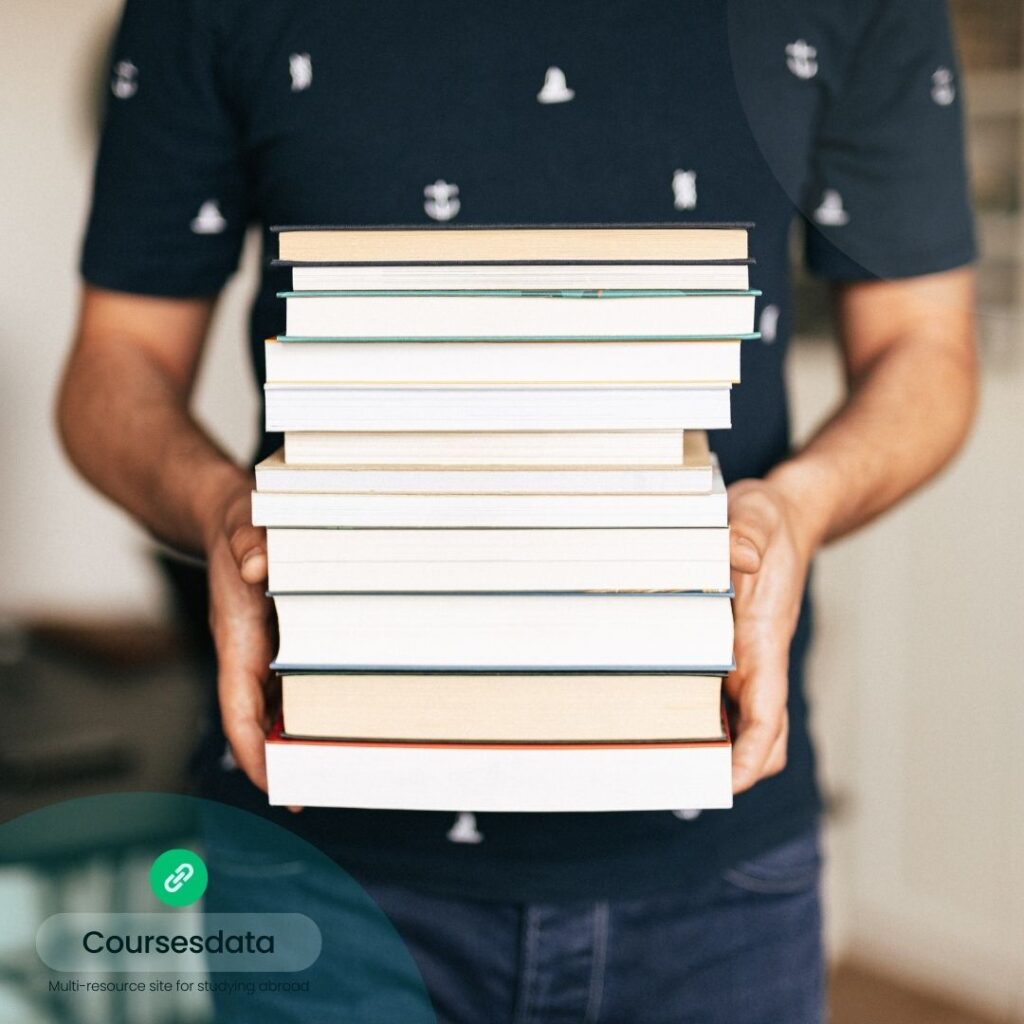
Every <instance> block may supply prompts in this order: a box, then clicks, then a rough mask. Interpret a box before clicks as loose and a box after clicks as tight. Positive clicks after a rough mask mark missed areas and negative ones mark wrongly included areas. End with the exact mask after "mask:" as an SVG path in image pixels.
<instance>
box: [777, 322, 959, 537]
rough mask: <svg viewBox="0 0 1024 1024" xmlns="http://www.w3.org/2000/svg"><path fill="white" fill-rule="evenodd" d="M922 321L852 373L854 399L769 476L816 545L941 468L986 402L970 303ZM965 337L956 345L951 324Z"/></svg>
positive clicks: (852, 527)
mask: <svg viewBox="0 0 1024 1024" xmlns="http://www.w3.org/2000/svg"><path fill="white" fill-rule="evenodd" d="M936 319H937V320H938V322H935V323H929V324H924V325H918V326H916V327H915V328H914V329H912V330H909V332H908V334H907V336H904V337H900V338H898V339H897V340H896V341H895V343H893V344H888V345H886V346H884V348H882V349H881V351H880V352H879V353H878V354H877V355H876V356H875V357H874V358H872V359H870V360H868V361H866V363H865V364H864V365H863V366H860V367H857V369H856V371H855V372H853V373H851V374H850V379H849V395H848V398H847V400H846V402H845V403H844V404H843V405H842V406H841V408H840V409H839V410H838V411H837V412H836V413H835V414H834V415H833V416H832V418H831V419H830V420H829V421H828V422H826V423H825V425H824V426H822V427H821V429H820V430H819V431H818V432H817V433H816V434H815V435H814V437H813V438H812V439H811V441H810V442H809V443H808V444H807V446H806V447H805V448H804V449H803V450H802V451H801V452H799V453H798V454H797V455H795V456H794V457H793V458H791V459H789V460H788V461H786V462H784V463H782V464H781V465H780V466H778V467H777V468H776V469H775V470H774V471H773V472H772V473H771V474H770V476H769V480H770V482H772V483H773V484H775V485H777V486H778V487H779V488H780V489H781V490H782V492H783V494H784V495H785V496H786V497H787V498H788V499H789V501H790V503H791V504H792V505H793V507H794V509H795V510H796V516H797V518H798V520H799V521H800V522H801V523H802V524H803V527H804V531H805V534H806V536H807V537H808V539H809V544H810V546H811V548H812V549H813V548H814V547H817V546H818V545H820V544H822V543H825V542H827V541H829V540H832V539H835V538H837V537H841V536H843V535H844V534H847V533H849V532H851V531H852V530H855V529H856V528H857V527H859V526H861V525H863V524H864V523H866V522H868V521H869V520H871V519H873V518H874V517H875V516H877V515H879V514H880V513H882V512H884V511H885V510H886V509H888V508H890V507H891V506H892V505H894V504H896V503H897V502H898V501H899V500H900V499H901V498H903V497H905V496H906V495H907V494H909V493H910V492H911V491H913V490H914V489H915V488H917V487H919V486H920V485H921V484H922V483H924V482H925V481H926V480H928V479H929V478H930V477H932V476H933V475H934V474H935V473H937V472H938V471H939V470H940V469H941V468H942V467H943V466H944V465H945V464H946V463H947V462H948V461H949V459H950V458H951V457H952V456H953V454H954V453H955V452H956V451H957V449H958V448H959V447H960V445H961V444H962V442H963V440H964V438H965V437H966V435H967V432H968V429H969V427H970V424H971V420H972V419H973V415H974V410H975V405H976V377H977V373H976V366H975V356H974V346H973V337H972V329H973V328H972V324H971V318H970V313H969V311H967V312H965V311H963V310H959V311H958V312H957V315H955V316H952V317H949V318H948V319H947V318H946V317H939V318H936ZM951 331H952V332H954V333H955V334H956V335H957V336H958V338H959V340H958V341H956V342H955V343H952V344H951V343H949V336H948V332H951Z"/></svg>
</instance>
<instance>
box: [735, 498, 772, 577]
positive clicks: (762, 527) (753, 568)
mask: <svg viewBox="0 0 1024 1024" xmlns="http://www.w3.org/2000/svg"><path fill="white" fill-rule="evenodd" d="M777 519H778V512H777V510H776V508H775V506H774V504H773V503H772V501H771V499H770V498H769V497H768V496H767V495H765V494H764V493H763V492H761V491H759V490H758V489H757V488H756V487H749V488H748V487H743V486H742V484H741V485H739V486H736V487H734V488H730V490H729V559H730V562H731V565H732V568H733V569H734V570H735V571H736V572H742V573H755V572H757V571H758V570H759V569H760V568H761V562H762V561H763V560H764V556H765V552H766V551H767V550H768V543H769V541H770V539H771V536H772V533H773V532H774V530H775V524H776V521H777Z"/></svg>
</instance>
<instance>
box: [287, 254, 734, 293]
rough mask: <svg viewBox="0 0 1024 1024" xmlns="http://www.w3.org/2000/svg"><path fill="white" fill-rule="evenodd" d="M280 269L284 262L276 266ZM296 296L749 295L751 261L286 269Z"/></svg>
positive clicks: (323, 265) (321, 265)
mask: <svg viewBox="0 0 1024 1024" xmlns="http://www.w3.org/2000/svg"><path fill="white" fill-rule="evenodd" d="M275 262H277V263H278V264H279V265H280V264H281V262H282V261H280V260H278V261H275ZM284 265H286V266H291V268H292V288H293V289H294V290H295V291H297V292H300V291H311V292H321V291H324V292H331V291H405V290H409V291H432V290H435V289H453V290H469V291H476V290H478V289H485V288H487V289H495V290H498V291H531V290H539V291H576V290H580V291H589V290H600V289H622V290H629V289H633V288H665V289H670V290H674V291H680V290H685V289H695V290H701V289H722V290H726V291H746V289H747V288H749V287H750V267H749V261H748V260H734V261H725V260H720V261H717V262H714V263H710V262H709V263H663V264H650V263H639V264H637V263H608V264H595V263H576V264H572V263H552V264H543V263H541V264H536V263H498V264H495V263H455V264H451V263H449V264H441V265H430V264H422V263H421V264H413V265H405V264H397V265H396V264H382V263H378V264H368V265H362V266H360V265H357V264H351V263H339V264H329V263H312V264H296V263H291V264H288V263H285V264H284Z"/></svg>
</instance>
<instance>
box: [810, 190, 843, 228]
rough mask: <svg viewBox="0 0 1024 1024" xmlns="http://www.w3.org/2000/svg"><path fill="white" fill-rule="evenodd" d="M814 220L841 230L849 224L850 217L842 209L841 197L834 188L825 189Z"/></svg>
mask: <svg viewBox="0 0 1024 1024" xmlns="http://www.w3.org/2000/svg"><path fill="white" fill-rule="evenodd" d="M814 219H815V220H816V221H817V222H818V223H819V224H824V225H825V226H826V227H830V228H841V227H842V226H843V225H844V224H848V223H849V222H850V215H849V214H848V213H847V212H846V210H844V209H843V197H842V196H841V195H840V194H839V193H838V192H837V191H836V190H835V189H834V188H827V189H825V191H824V192H823V193H822V196H821V204H820V205H819V207H818V208H817V209H816V210H815V211H814Z"/></svg>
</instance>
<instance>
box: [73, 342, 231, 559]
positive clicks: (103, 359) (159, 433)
mask: <svg viewBox="0 0 1024 1024" xmlns="http://www.w3.org/2000/svg"><path fill="white" fill-rule="evenodd" d="M58 423H59V428H60V432H61V436H62V439H63V441H64V446H65V448H66V450H67V452H68V455H69V456H70V458H71V460H72V461H73V462H74V464H75V465H76V467H77V468H78V469H79V471H80V472H81V473H82V475H83V476H84V477H85V478H86V479H87V480H88V481H89V482H90V483H92V484H93V485H94V486H95V487H96V488H97V489H98V490H100V491H102V492H103V493H104V494H106V495H107V496H108V497H110V498H111V499H113V500H114V501H115V502H116V503H117V504H119V505H121V506H122V507H123V508H124V509H126V510H127V511H128V512H129V513H131V514H132V515H133V516H134V517H135V518H136V519H137V520H138V521H139V522H141V523H142V524H143V525H144V526H146V527H147V528H148V529H149V530H150V531H151V532H152V533H153V534H155V535H156V536H157V537H159V538H161V539H162V540H165V541H167V542H168V543H170V544H172V545H174V546H176V547H180V548H182V549H184V550H189V551H196V552H198V551H202V550H204V549H205V547H206V546H207V540H208V537H209V534H210V531H211V530H212V529H213V528H214V521H215V518H216V514H217V511H218V510H219V509H221V508H222V507H223V505H224V503H225V502H226V501H227V500H228V497H229V496H230V495H231V494H232V493H235V492H237V491H238V490H239V489H243V488H246V487H247V486H248V483H247V477H246V474H245V473H244V472H243V471H242V470H241V469H240V468H239V467H237V466H235V465H234V464H233V463H232V461H231V460H230V458H229V457H228V456H227V455H225V454H224V452H223V451H221V450H220V448H219V447H218V446H217V445H216V444H215V443H214V442H213V441H212V440H211V438H210V437H209V436H208V435H207V434H206V433H205V432H204V431H203V430H202V429H201V428H200V427H199V425H198V424H197V423H196V422H195V420H194V419H192V417H191V416H190V414H189V412H188V408H187V399H186V398H185V397H184V396H183V395H182V394H181V393H180V389H179V388H178V387H176V386H175V383H174V381H173V380H171V379H169V378H168V375H167V374H166V372H165V370H164V369H163V367H161V366H160V365H159V363H158V362H157V361H155V360H154V359H153V358H152V357H151V356H150V355H149V354H148V353H146V352H145V351H142V350H139V349H138V348H135V347H133V346H129V345H125V346H120V347H118V348H117V349H116V350H108V349H100V348H93V349H85V350H79V351H76V352H75V353H74V355H73V356H72V358H71V360H70V362H69V364H68V368H67V371H66V373H65V377H64V382H63V386H62V389H61V395H60V400H59V404H58Z"/></svg>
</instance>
